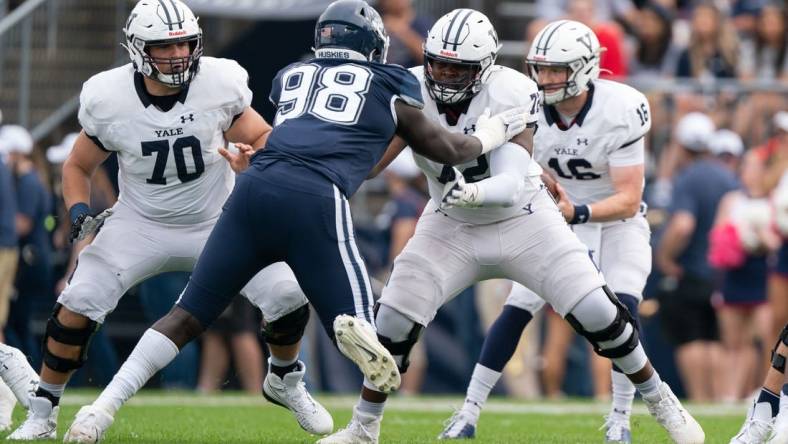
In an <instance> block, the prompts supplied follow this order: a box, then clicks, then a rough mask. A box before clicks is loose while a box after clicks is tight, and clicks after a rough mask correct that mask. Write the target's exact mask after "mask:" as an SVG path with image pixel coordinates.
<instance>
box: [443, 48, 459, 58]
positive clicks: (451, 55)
mask: <svg viewBox="0 0 788 444" xmlns="http://www.w3.org/2000/svg"><path fill="white" fill-rule="evenodd" d="M441 55H442V56H446V57H454V58H457V57H459V56H460V55H459V54H457V53H456V52H454V51H449V50H446V49H441Z"/></svg>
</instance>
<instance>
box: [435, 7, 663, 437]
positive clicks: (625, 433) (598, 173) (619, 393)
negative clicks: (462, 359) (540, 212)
mask: <svg viewBox="0 0 788 444" xmlns="http://www.w3.org/2000/svg"><path fill="white" fill-rule="evenodd" d="M599 53H600V47H599V43H598V41H597V39H596V36H595V35H594V33H593V31H591V30H590V29H589V28H588V27H587V26H585V25H583V24H581V23H578V22H572V21H567V20H562V21H557V22H553V23H550V24H548V25H547V26H546V27H545V28H544V29H542V31H541V32H539V33H538V34H537V35H536V37H535V38H534V41H533V44H532V45H531V48H530V50H529V53H528V57H527V59H526V63H527V64H528V67H529V71H530V74H531V77H532V78H533V79H534V80H536V81H537V83H538V84H539V89H540V90H542V91H543V93H544V107H543V111H542V112H541V113H540V114H539V131H538V132H537V134H536V137H535V145H536V152H535V155H534V158H535V159H536V160H537V161H538V162H539V164H540V165H541V166H542V167H543V168H545V169H546V170H548V171H549V172H550V173H551V174H552V175H553V176H554V177H556V178H557V181H558V186H557V189H558V194H559V196H560V201H559V208H560V209H561V211H562V213H563V215H564V217H565V218H566V220H567V222H569V223H570V224H572V226H573V230H574V231H575V234H577V236H578V238H580V240H581V241H583V243H585V245H586V246H587V247H588V250H589V252H590V254H591V255H592V257H593V259H594V261H595V262H596V264H597V266H598V267H599V268H600V270H601V271H602V274H603V275H604V277H605V279H606V280H607V282H608V283H609V284H610V286H611V288H613V289H614V290H615V292H616V296H617V297H618V299H619V300H620V301H621V302H622V303H623V304H624V305H625V306H626V307H627V309H628V310H629V312H630V314H631V315H632V317H633V320H634V322H635V325H636V327H637V326H638V324H639V321H638V316H637V313H638V311H637V307H638V303H639V302H640V301H641V299H642V291H643V288H644V286H645V284H646V278H647V277H648V274H649V272H650V271H651V247H650V245H649V237H650V232H649V227H648V223H647V222H646V220H645V217H644V212H643V211H642V204H641V197H642V190H643V171H644V170H643V161H644V140H643V139H644V135H645V134H646V133H647V132H648V130H649V128H650V127H651V121H650V115H649V106H648V101H647V100H646V97H645V96H643V94H641V93H640V92H638V91H636V90H635V89H633V88H631V87H629V86H627V85H624V84H621V83H617V82H613V81H608V80H600V79H598V78H597V76H598V75H599ZM564 190H565V191H564ZM543 305H544V300H542V299H541V298H540V297H539V296H537V295H536V294H534V293H533V292H532V291H530V290H529V289H527V288H525V287H523V286H521V285H519V284H517V283H515V284H514V286H513V288H512V291H511V293H510V295H509V298H508V300H507V301H506V305H505V306H504V309H503V312H502V313H501V315H500V316H499V317H498V319H497V320H496V321H495V323H493V325H492V326H491V328H490V332H489V334H488V336H487V338H486V339H485V343H484V346H483V347H482V354H481V356H480V357H479V363H478V364H477V366H476V368H475V369H474V373H473V377H472V380H471V383H470V386H469V387H468V392H467V396H466V400H465V404H464V405H463V408H462V409H461V410H459V411H458V412H457V413H455V416H454V417H453V418H452V420H451V421H450V422H449V425H448V426H447V428H446V430H444V432H443V433H442V434H441V436H442V437H443V438H447V439H452V438H463V437H468V436H473V434H474V432H475V428H476V423H477V421H478V418H479V413H480V410H481V408H482V406H483V404H484V402H485V401H486V399H487V396H488V395H489V393H490V390H492V388H493V387H494V386H495V383H496V382H497V381H498V379H499V378H500V376H501V371H502V370H503V366H504V365H505V364H506V362H507V361H509V359H510V358H511V357H512V354H513V353H514V351H515V348H516V346H517V342H518V340H519V338H520V336H521V334H522V331H523V329H524V328H525V326H526V325H527V324H528V322H529V321H530V320H531V319H532V317H533V314H534V313H536V312H537V311H538V310H539V309H541V308H542V306H543ZM637 328H639V327H637ZM612 379H613V406H612V409H611V412H610V414H609V415H608V416H607V421H606V423H605V426H604V427H605V441H606V442H610V443H629V442H631V432H630V425H629V417H630V413H631V410H632V400H633V397H634V396H635V387H634V386H633V385H632V383H631V382H630V380H629V379H628V378H627V377H626V375H625V374H624V373H622V372H621V370H620V369H619V368H618V367H615V366H614V369H613V376H612Z"/></svg>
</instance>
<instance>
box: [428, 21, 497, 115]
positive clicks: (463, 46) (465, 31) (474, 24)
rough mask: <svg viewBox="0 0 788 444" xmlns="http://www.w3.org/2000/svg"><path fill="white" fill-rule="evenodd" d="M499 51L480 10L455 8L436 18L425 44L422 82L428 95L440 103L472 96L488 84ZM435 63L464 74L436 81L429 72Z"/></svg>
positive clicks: (455, 101) (487, 22)
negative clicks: (453, 67) (452, 66)
mask: <svg viewBox="0 0 788 444" xmlns="http://www.w3.org/2000/svg"><path fill="white" fill-rule="evenodd" d="M499 49H501V45H500V43H499V42H498V34H497V33H496V32H495V28H493V25H492V23H490V19H488V18H487V16H486V15H484V14H482V13H481V12H479V11H475V10H473V9H455V10H454V11H451V12H450V13H448V14H446V15H444V16H443V17H441V18H440V19H438V21H437V22H435V24H434V25H433V26H432V29H430V32H429V34H428V35H427V41H426V42H425V43H424V80H425V83H426V85H427V90H428V91H429V94H430V96H431V97H432V98H433V99H434V100H435V101H436V102H438V103H443V104H452V103H459V102H462V101H465V100H468V99H470V98H471V97H473V96H475V95H476V94H477V93H478V92H479V91H480V90H481V87H482V85H483V84H484V82H486V81H487V78H488V77H489V75H490V67H491V66H492V65H493V64H494V63H495V58H496V56H497V55H498V50H499ZM435 62H443V63H449V64H456V65H460V66H461V67H463V68H465V74H464V75H463V76H462V77H458V78H453V79H449V80H445V79H444V80H438V79H436V78H435V77H434V76H433V72H432V71H433V69H432V64H433V63H435Z"/></svg>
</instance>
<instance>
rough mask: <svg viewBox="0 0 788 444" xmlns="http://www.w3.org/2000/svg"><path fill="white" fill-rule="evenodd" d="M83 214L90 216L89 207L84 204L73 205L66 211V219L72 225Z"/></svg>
mask: <svg viewBox="0 0 788 444" xmlns="http://www.w3.org/2000/svg"><path fill="white" fill-rule="evenodd" d="M83 214H90V207H89V206H88V204H86V203H84V202H79V203H75V204H74V205H72V206H71V208H69V209H68V218H69V219H71V223H72V224H73V223H75V222H76V221H77V219H78V218H79V216H81V215H83Z"/></svg>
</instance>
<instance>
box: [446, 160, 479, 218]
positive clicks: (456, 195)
mask: <svg viewBox="0 0 788 444" xmlns="http://www.w3.org/2000/svg"><path fill="white" fill-rule="evenodd" d="M452 172H453V176H454V177H452V178H450V179H449V181H448V182H446V184H445V185H444V186H443V199H441V205H440V206H441V208H444V209H445V208H452V207H461V208H475V207H478V206H480V205H481V201H482V193H481V189H480V188H479V187H478V186H477V185H476V184H473V183H465V177H464V176H463V175H462V173H461V172H460V170H458V169H457V168H455V167H452Z"/></svg>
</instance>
